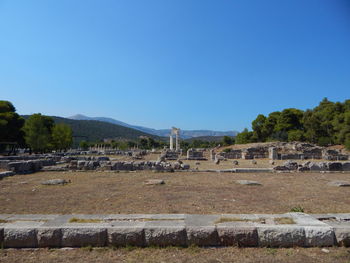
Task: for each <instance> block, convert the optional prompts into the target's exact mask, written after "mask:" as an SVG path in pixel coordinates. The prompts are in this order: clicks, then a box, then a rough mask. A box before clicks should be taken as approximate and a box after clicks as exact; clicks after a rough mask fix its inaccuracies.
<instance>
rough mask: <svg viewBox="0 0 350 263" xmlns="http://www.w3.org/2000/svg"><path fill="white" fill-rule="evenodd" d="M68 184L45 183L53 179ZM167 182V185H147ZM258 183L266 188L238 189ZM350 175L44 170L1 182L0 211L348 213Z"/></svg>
mask: <svg viewBox="0 0 350 263" xmlns="http://www.w3.org/2000/svg"><path fill="white" fill-rule="evenodd" d="M55 178H62V179H66V180H70V181H71V183H70V184H68V185H65V186H60V185H57V186H47V185H41V182H42V181H44V180H48V179H55ZM147 179H163V180H165V184H164V185H144V182H145V181H146V180H147ZM242 179H246V180H254V181H259V182H260V183H262V186H247V185H239V184H237V183H236V180H242ZM332 180H342V181H344V180H347V181H350V174H349V173H329V174H327V173H323V174H322V173H281V174H276V173H262V174H260V173H258V174H238V173H237V174H234V173H216V172H213V173H193V172H192V173H191V172H175V173H154V172H150V171H148V172H146V171H143V172H129V173H128V172H120V173H115V172H39V173H35V174H28V175H16V176H13V177H7V178H4V179H3V180H0V204H1V206H0V213H20V214H24V213H34V214H38V213H57V214H66V213H91V214H94V213H191V214H213V213H284V212H288V211H290V209H291V208H292V207H295V206H301V207H303V208H304V209H305V212H307V213H328V212H329V213H330V212H334V213H341V212H343V213H346V212H347V213H349V212H350V198H349V196H350V187H334V186H329V185H328V184H327V183H328V182H330V181H332Z"/></svg>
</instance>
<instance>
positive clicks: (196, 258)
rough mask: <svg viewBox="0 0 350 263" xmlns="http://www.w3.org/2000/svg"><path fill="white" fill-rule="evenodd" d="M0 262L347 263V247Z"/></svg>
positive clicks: (69, 253)
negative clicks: (326, 250)
mask: <svg viewBox="0 0 350 263" xmlns="http://www.w3.org/2000/svg"><path fill="white" fill-rule="evenodd" d="M0 262H1V263H13V262H16V263H24V262H25V263H37V262H45V263H47V262H48V263H60V262H62V263H63V262H75V263H86V262H91V263H97V262H103V263H109V262H129V263H131V262H135V263H136V262H137V263H138V262H179V263H180V262H181V263H185V262H186V263H187V262H189V263H203V262H204V263H220V262H239V263H253V262H260V263H276V262H283V263H305V262H307V263H349V262H350V249H349V248H347V249H346V248H328V252H326V253H325V252H323V251H322V250H321V248H289V249H284V248H280V249H272V248H236V247H226V248H198V247H189V248H176V247H169V248H118V249H112V248H95V249H91V248H81V249H70V250H62V249H50V250H48V249H37V250H14V249H5V250H0Z"/></svg>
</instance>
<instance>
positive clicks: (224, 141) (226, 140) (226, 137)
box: [222, 136, 235, 146]
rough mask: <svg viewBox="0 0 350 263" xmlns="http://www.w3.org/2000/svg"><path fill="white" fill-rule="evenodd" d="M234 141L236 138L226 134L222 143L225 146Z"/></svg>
mask: <svg viewBox="0 0 350 263" xmlns="http://www.w3.org/2000/svg"><path fill="white" fill-rule="evenodd" d="M234 143H235V139H234V138H232V137H230V136H224V138H223V139H222V145H224V146H228V145H232V144H234Z"/></svg>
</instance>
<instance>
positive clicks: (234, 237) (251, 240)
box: [216, 224, 258, 247]
mask: <svg viewBox="0 0 350 263" xmlns="http://www.w3.org/2000/svg"><path fill="white" fill-rule="evenodd" d="M230 225H231V226H230ZM216 229H217V232H218V236H219V240H220V245H221V246H238V247H257V246H258V231H257V229H256V227H253V226H238V225H237V224H235V225H233V226H232V224H220V225H218V226H217V228H216Z"/></svg>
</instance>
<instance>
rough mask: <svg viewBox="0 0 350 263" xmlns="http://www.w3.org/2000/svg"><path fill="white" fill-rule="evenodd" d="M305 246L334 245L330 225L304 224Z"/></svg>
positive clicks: (333, 236)
mask: <svg viewBox="0 0 350 263" xmlns="http://www.w3.org/2000/svg"><path fill="white" fill-rule="evenodd" d="M304 229H305V236H306V242H305V246H307V247H330V246H333V245H335V235H334V231H333V229H332V227H330V226H322V227H321V226H305V227H304Z"/></svg>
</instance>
